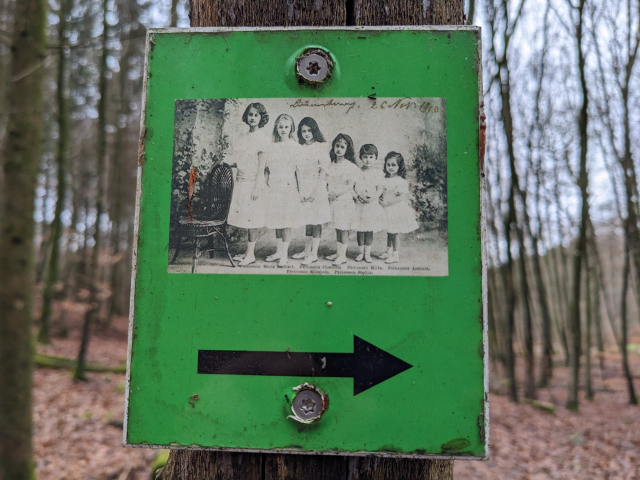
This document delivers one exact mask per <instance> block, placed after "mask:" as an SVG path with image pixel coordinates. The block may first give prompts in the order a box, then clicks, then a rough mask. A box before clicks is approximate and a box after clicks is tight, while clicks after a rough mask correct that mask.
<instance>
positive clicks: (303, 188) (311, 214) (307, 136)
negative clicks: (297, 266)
mask: <svg viewBox="0 0 640 480" xmlns="http://www.w3.org/2000/svg"><path fill="white" fill-rule="evenodd" d="M298 142H299V143H300V145H302V147H303V148H302V149H301V150H302V152H301V156H300V166H299V169H298V174H297V175H298V186H299V188H300V192H301V194H302V217H303V219H304V223H305V225H306V237H305V249H304V251H303V252H300V253H296V254H294V255H292V256H291V258H296V259H300V258H304V260H303V261H302V265H310V264H312V263H314V262H316V261H317V260H318V246H319V245H320V237H321V236H322V224H323V223H329V222H330V221H331V208H330V207H329V195H328V193H327V181H326V174H327V170H328V169H329V165H330V163H331V162H330V159H329V155H327V147H326V145H325V139H324V136H323V135H322V132H321V131H320V128H319V127H318V124H317V122H316V121H315V120H314V119H313V118H311V117H305V118H303V119H302V120H301V121H300V123H299V124H298Z"/></svg>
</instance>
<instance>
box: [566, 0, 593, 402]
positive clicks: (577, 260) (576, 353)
mask: <svg viewBox="0 0 640 480" xmlns="http://www.w3.org/2000/svg"><path fill="white" fill-rule="evenodd" d="M585 3H586V0H580V5H579V7H578V21H577V25H576V32H575V36H576V43H577V47H576V48H577V53H578V71H579V74H580V93H581V96H582V106H581V108H580V115H579V117H578V133H579V139H580V141H579V152H580V171H579V174H578V187H579V188H580V199H581V202H582V207H581V209H580V230H579V234H578V240H577V244H576V247H575V253H574V256H573V292H572V297H571V306H570V311H571V314H570V316H569V328H570V331H571V365H570V366H571V371H570V373H569V382H568V396H567V408H568V409H570V410H578V387H579V382H580V379H579V375H580V347H581V341H582V334H581V328H580V283H581V282H580V280H581V279H582V275H581V272H582V262H583V260H585V258H586V255H587V224H588V223H589V175H588V172H587V139H588V121H589V116H588V112H589V110H588V105H589V94H588V89H587V79H586V74H585V70H586V66H585V55H586V54H585V53H584V52H583V51H582V48H583V45H582V44H583V40H584V39H583V38H582V33H583V32H582V30H583V27H584V20H583V12H584V5H585Z"/></svg>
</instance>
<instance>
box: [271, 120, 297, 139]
mask: <svg viewBox="0 0 640 480" xmlns="http://www.w3.org/2000/svg"><path fill="white" fill-rule="evenodd" d="M281 118H286V119H288V120H289V123H291V131H290V132H289V138H291V139H293V138H294V135H293V132H295V131H296V124H295V122H294V121H293V118H291V116H290V115H287V114H286V113H283V114H281V115H278V118H276V121H275V123H274V124H273V134H272V135H271V137H272V138H273V141H274V142H275V143H280V142H283V141H284V139H282V138H280V134H278V123H279V122H280V119H281Z"/></svg>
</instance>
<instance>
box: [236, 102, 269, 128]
mask: <svg viewBox="0 0 640 480" xmlns="http://www.w3.org/2000/svg"><path fill="white" fill-rule="evenodd" d="M252 108H253V109H254V110H255V111H257V112H258V113H259V114H260V122H259V123H258V128H262V127H264V126H265V125H266V124H267V123H268V122H269V114H268V113H267V109H266V108H264V105H262V104H261V103H250V104H249V105H248V106H247V108H245V109H244V113H243V114H242V121H243V122H244V123H246V124H247V125H249V119H248V118H247V117H248V115H249V110H251V109H252Z"/></svg>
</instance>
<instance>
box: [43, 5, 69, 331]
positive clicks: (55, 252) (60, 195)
mask: <svg viewBox="0 0 640 480" xmlns="http://www.w3.org/2000/svg"><path fill="white" fill-rule="evenodd" d="M69 4H70V0H60V7H59V10H58V42H59V48H60V53H59V55H58V91H57V93H56V96H57V100H58V151H57V152H56V164H57V166H58V185H57V198H56V211H55V216H54V217H53V223H52V224H51V242H50V243H51V255H50V256H49V267H48V269H47V280H46V283H45V286H44V291H43V294H42V315H41V316H40V331H39V332H38V341H39V342H42V343H50V342H51V332H50V324H51V304H52V302H53V290H54V288H55V284H56V281H57V280H58V264H59V258H60V245H59V244H60V237H61V234H62V220H61V215H62V209H63V207H64V201H65V195H66V175H67V173H66V168H65V166H66V163H67V160H66V158H67V145H68V143H69V142H68V140H69V116H68V109H67V97H66V92H65V89H66V87H65V77H66V71H67V63H66V55H67V53H66V51H65V50H66V48H67V45H68V43H69V39H68V38H67V37H66V35H65V32H66V30H67V12H68V11H69Z"/></svg>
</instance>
